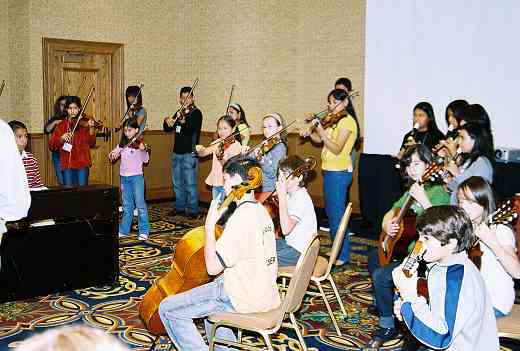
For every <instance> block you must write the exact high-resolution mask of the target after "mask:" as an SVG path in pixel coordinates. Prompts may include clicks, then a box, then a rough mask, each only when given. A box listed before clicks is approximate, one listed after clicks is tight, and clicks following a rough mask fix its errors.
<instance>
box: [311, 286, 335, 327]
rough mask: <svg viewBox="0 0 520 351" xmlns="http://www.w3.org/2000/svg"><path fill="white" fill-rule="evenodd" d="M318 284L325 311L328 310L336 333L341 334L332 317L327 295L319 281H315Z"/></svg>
mask: <svg viewBox="0 0 520 351" xmlns="http://www.w3.org/2000/svg"><path fill="white" fill-rule="evenodd" d="M316 284H317V285H318V289H320V293H321V297H323V301H325V307H327V311H328V312H329V316H330V319H332V324H334V328H335V329H336V334H338V336H341V330H339V326H338V322H337V321H336V318H335V317H334V313H333V312H332V308H330V305H329V302H328V301H327V296H326V295H325V291H323V287H322V286H321V283H320V282H316Z"/></svg>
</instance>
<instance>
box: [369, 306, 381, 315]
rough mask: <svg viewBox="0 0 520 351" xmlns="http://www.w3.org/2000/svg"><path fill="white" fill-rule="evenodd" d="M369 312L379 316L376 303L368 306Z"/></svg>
mask: <svg viewBox="0 0 520 351" xmlns="http://www.w3.org/2000/svg"><path fill="white" fill-rule="evenodd" d="M367 312H368V313H370V314H371V315H373V316H379V310H378V309H377V306H376V305H370V306H368V308H367Z"/></svg>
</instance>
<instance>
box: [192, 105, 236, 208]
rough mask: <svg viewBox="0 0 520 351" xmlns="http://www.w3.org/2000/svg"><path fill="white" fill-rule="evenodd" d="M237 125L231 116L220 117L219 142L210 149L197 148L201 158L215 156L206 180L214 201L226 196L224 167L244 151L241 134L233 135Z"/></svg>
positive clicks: (199, 146) (218, 125) (218, 122)
mask: <svg viewBox="0 0 520 351" xmlns="http://www.w3.org/2000/svg"><path fill="white" fill-rule="evenodd" d="M235 125H236V124H235V120H234V119H233V118H232V117H231V116H228V115H226V116H222V117H220V118H219V119H218V121H217V135H218V139H217V142H216V143H212V144H211V145H210V146H208V147H204V146H202V145H196V146H195V150H196V151H197V154H198V155H199V156H201V157H204V156H208V155H210V154H213V160H212V163H211V171H210V173H209V174H208V177H207V178H206V184H208V185H210V186H211V187H212V190H211V194H212V196H213V200H215V199H217V198H219V196H221V195H224V175H223V173H222V165H223V164H224V163H226V161H227V160H229V159H230V158H231V157H233V156H235V155H238V154H240V152H241V151H242V148H241V146H240V133H238V132H237V133H236V134H235V135H232V134H233V130H234V129H235Z"/></svg>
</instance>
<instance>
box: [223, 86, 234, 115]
mask: <svg viewBox="0 0 520 351" xmlns="http://www.w3.org/2000/svg"><path fill="white" fill-rule="evenodd" d="M233 90H235V84H232V85H231V92H230V93H229V99H228V102H227V106H226V112H224V115H227V114H228V111H229V106H230V105H231V99H232V98H233Z"/></svg>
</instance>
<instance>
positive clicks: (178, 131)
mask: <svg viewBox="0 0 520 351" xmlns="http://www.w3.org/2000/svg"><path fill="white" fill-rule="evenodd" d="M180 132H181V126H179V125H178V126H177V127H175V133H180Z"/></svg>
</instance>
